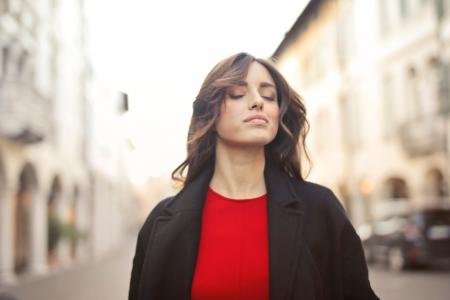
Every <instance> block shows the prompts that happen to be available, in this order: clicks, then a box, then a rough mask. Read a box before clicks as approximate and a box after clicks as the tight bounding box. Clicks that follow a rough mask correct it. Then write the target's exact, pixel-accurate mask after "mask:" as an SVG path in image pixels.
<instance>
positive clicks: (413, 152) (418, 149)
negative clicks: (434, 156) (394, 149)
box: [399, 115, 447, 157]
mask: <svg viewBox="0 0 450 300" xmlns="http://www.w3.org/2000/svg"><path fill="white" fill-rule="evenodd" d="M446 127H447V119H446V117H445V116H441V115H434V116H430V117H427V118H421V119H417V120H411V121H407V122H405V123H403V124H402V125H401V126H400V128H399V137H400V143H401V145H402V147H403V149H404V150H405V151H406V153H407V154H408V155H409V156H411V157H416V156H421V155H427V154H431V153H435V152H438V151H444V150H445V149H446V144H447V128H446Z"/></svg>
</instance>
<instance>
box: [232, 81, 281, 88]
mask: <svg viewBox="0 0 450 300" xmlns="http://www.w3.org/2000/svg"><path fill="white" fill-rule="evenodd" d="M236 85H239V86H248V83H247V82H246V81H243V80H241V81H238V82H237V83H236ZM259 87H261V88H265V87H271V88H274V89H275V85H273V84H272V83H270V82H265V81H264V82H261V84H260V85H259Z"/></svg>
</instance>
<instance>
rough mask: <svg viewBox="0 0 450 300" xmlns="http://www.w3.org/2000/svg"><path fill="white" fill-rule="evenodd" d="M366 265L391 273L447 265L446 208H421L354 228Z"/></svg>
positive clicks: (449, 232)
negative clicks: (377, 264)
mask: <svg viewBox="0 0 450 300" xmlns="http://www.w3.org/2000/svg"><path fill="white" fill-rule="evenodd" d="M357 231H358V234H359V235H360V237H361V240H362V243H363V247H364V252H365V255H366V259H367V262H368V263H372V262H378V261H380V262H385V263H387V264H388V266H389V267H390V268H391V269H393V270H403V269H405V268H408V267H413V266H419V265H429V264H431V263H434V262H438V261H441V260H442V261H446V262H448V261H450V208H423V209H417V210H414V211H412V212H410V213H406V214H397V215H390V216H388V217H384V218H382V219H379V220H376V221H374V222H373V223H372V224H365V225H363V226H361V227H359V228H358V230H357Z"/></svg>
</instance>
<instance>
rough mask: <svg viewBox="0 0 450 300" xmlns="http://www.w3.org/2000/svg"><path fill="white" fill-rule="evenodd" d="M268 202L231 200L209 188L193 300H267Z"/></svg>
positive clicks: (264, 199) (261, 198) (203, 217)
mask: <svg viewBox="0 0 450 300" xmlns="http://www.w3.org/2000/svg"><path fill="white" fill-rule="evenodd" d="M267 224H268V223H267V196H266V195H262V196H259V197H256V198H251V199H244V200H241V199H239V200H236V199H231V198H226V197H224V196H222V195H220V194H218V193H216V192H215V191H213V190H212V189H211V188H208V192H207V194H206V199H205V205H204V207H203V212H202V229H201V239H200V245H199V252H198V257H197V264H196V268H195V274H194V279H193V282H192V290H191V298H192V300H212V299H214V300H231V299H232V300H249V299H252V300H268V299H269V251H268V249H269V247H268V244H269V243H268V225H267Z"/></svg>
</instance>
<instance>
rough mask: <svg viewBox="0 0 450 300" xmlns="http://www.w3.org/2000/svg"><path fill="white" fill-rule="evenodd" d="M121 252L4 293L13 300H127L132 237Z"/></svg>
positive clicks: (29, 281)
mask: <svg viewBox="0 0 450 300" xmlns="http://www.w3.org/2000/svg"><path fill="white" fill-rule="evenodd" d="M125 241H126V242H125V245H124V247H123V248H122V249H119V250H118V251H115V252H114V253H113V254H111V255H110V256H109V257H105V258H103V259H101V260H99V261H97V262H95V263H86V264H83V265H80V266H75V267H74V268H73V269H70V270H65V271H62V272H60V273H57V274H54V275H50V276H48V277H44V278H36V279H34V280H26V282H24V283H22V284H20V285H18V286H15V287H13V288H11V289H7V290H6V291H5V292H7V293H8V294H10V295H12V296H14V297H15V298H16V299H15V300H62V299H64V300H81V299H82V300H98V299H108V300H124V299H127V297H128V285H129V281H130V273H131V264H132V259H133V255H134V249H135V242H136V236H134V235H130V236H129V237H128V238H127V239H126V240H125Z"/></svg>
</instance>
